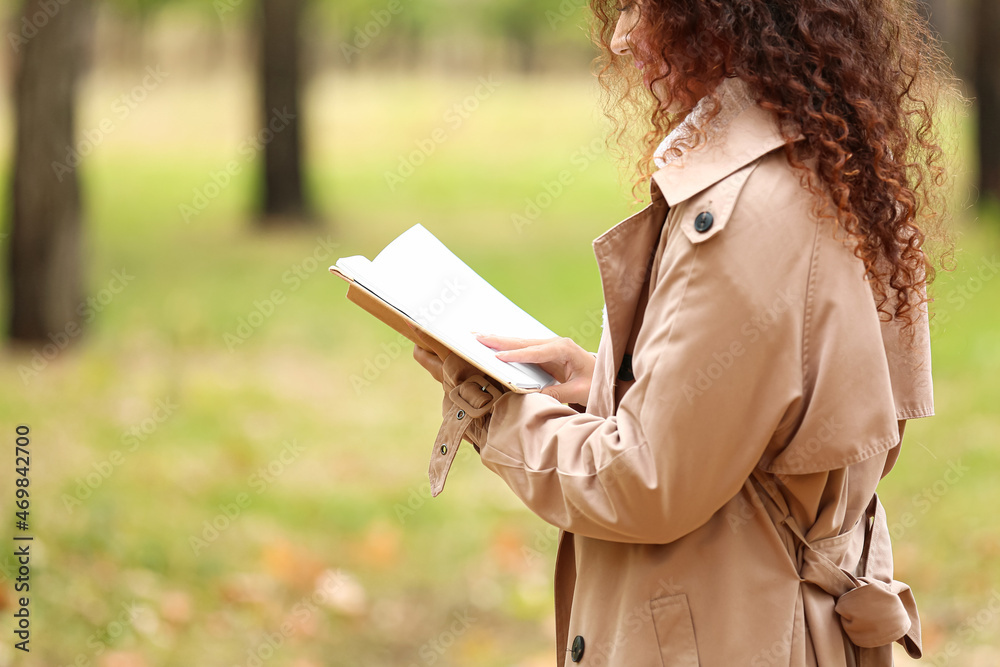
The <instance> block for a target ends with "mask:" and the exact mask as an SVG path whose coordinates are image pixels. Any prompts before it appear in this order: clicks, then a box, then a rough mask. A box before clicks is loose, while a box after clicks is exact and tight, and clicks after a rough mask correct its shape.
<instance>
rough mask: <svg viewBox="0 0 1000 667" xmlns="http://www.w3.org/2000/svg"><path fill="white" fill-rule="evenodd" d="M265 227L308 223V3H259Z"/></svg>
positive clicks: (282, 0) (279, 0) (265, 0)
mask: <svg viewBox="0 0 1000 667" xmlns="http://www.w3.org/2000/svg"><path fill="white" fill-rule="evenodd" d="M261 2H262V9H263V11H262V12H260V18H261V26H260V37H261V56H260V57H261V74H262V88H263V95H262V100H263V106H262V108H261V111H262V123H261V127H260V130H261V139H262V141H263V142H266V143H265V149H264V210H263V217H262V219H261V220H262V224H263V225H265V226H276V225H287V224H301V223H305V222H308V221H309V219H310V215H309V214H310V211H309V209H308V207H307V206H306V203H305V198H304V196H303V189H302V146H301V134H300V123H299V120H300V115H299V83H300V56H299V47H300V35H299V28H300V24H301V20H302V9H303V2H304V0H261Z"/></svg>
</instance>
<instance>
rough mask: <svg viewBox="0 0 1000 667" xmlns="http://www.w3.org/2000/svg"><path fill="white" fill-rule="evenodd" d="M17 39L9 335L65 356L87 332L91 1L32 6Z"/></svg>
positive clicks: (39, 0) (30, 0)
mask: <svg viewBox="0 0 1000 667" xmlns="http://www.w3.org/2000/svg"><path fill="white" fill-rule="evenodd" d="M23 7H24V8H23V12H22V14H21V20H20V21H19V22H18V24H17V25H16V27H15V29H14V30H15V33H14V37H11V39H10V41H11V43H12V46H13V47H14V49H15V51H16V52H17V57H18V58H19V60H20V61H19V65H18V71H17V80H16V84H15V100H14V107H15V110H14V113H15V120H14V122H15V140H14V143H15V145H14V163H13V192H12V204H13V216H12V223H11V239H10V243H9V245H8V252H9V257H8V276H9V278H10V290H11V292H10V312H9V334H10V337H11V339H12V340H15V341H21V342H26V343H55V344H56V345H57V346H58V348H60V349H61V348H63V347H65V346H66V345H68V344H69V343H70V342H72V341H73V340H74V339H75V338H76V337H77V336H78V335H79V334H80V332H81V325H82V322H81V321H80V320H81V317H82V316H81V314H80V313H79V312H78V310H79V309H80V305H81V302H82V301H83V295H84V287H83V266H82V259H81V231H82V230H81V227H82V214H81V207H80V186H79V180H78V174H77V169H76V168H77V166H78V165H79V160H80V156H79V153H78V151H77V147H76V145H75V143H74V120H75V114H74V101H75V92H76V83H77V79H78V77H79V74H80V71H81V69H82V63H83V61H84V60H85V58H86V56H87V49H86V40H87V39H88V38H89V35H90V23H89V20H88V19H89V18H90V6H89V0H73V1H72V2H68V3H52V2H45V1H43V0H26V1H25V2H24V5H23Z"/></svg>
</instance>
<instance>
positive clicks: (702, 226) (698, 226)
mask: <svg viewBox="0 0 1000 667" xmlns="http://www.w3.org/2000/svg"><path fill="white" fill-rule="evenodd" d="M713 222H715V218H713V217H712V214H711V213H709V212H708V211H703V212H701V213H699V214H698V217H697V218H695V219H694V228H695V230H697V231H698V232H700V233H702V234H704V233H705V232H707V231H708V230H710V229H711V228H712V223H713Z"/></svg>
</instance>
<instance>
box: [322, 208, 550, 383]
mask: <svg viewBox="0 0 1000 667" xmlns="http://www.w3.org/2000/svg"><path fill="white" fill-rule="evenodd" d="M337 266H338V268H341V269H342V270H345V271H346V272H348V273H350V274H351V275H352V277H353V278H355V279H356V280H357V281H358V282H360V283H361V284H362V285H364V286H365V287H367V288H368V289H369V290H371V291H372V292H374V293H375V294H376V295H377V296H379V297H380V298H382V299H383V300H385V301H387V302H389V303H391V304H392V305H394V306H395V307H396V308H398V309H399V310H401V311H403V312H404V313H406V314H407V315H408V316H410V317H411V318H412V319H413V320H415V321H416V322H419V323H420V324H421V326H423V327H425V328H427V329H428V330H430V331H433V332H434V333H435V335H437V336H438V337H440V338H441V339H442V340H444V341H445V342H447V343H448V344H449V345H450V346H451V347H453V348H455V349H457V350H460V351H461V352H462V353H463V354H465V355H466V356H468V357H469V358H471V359H475V360H476V362H477V363H479V364H481V365H482V366H484V367H485V368H486V369H488V370H489V371H490V374H491V375H495V376H496V377H500V378H503V379H505V380H507V381H509V382H511V384H514V385H517V386H519V387H523V388H526V389H531V388H542V387H547V386H549V385H551V384H555V379H554V378H552V376H550V375H549V374H548V373H546V372H544V371H543V370H542V369H541V368H539V367H538V366H536V365H534V364H519V363H507V362H503V361H500V360H499V359H497V358H496V357H495V356H494V355H495V354H496V351H495V350H492V349H490V348H488V347H486V346H485V345H483V344H482V343H480V342H479V341H477V340H476V339H475V337H474V336H473V335H472V334H471V333H470V332H471V331H473V330H475V331H479V332H481V333H490V334H496V335H499V336H515V337H518V338H554V337H556V335H557V334H555V333H554V332H552V331H551V330H550V329H549V328H548V327H546V326H545V325H543V324H541V323H540V322H538V321H537V320H536V319H535V318H533V317H531V316H530V315H528V314H527V313H526V312H524V311H523V310H522V309H521V308H520V307H518V306H517V305H516V304H515V303H513V302H512V301H511V300H510V299H508V298H507V297H505V296H504V295H503V294H501V293H500V292H499V291H497V289H496V288H495V287H493V286H492V285H490V284H489V283H488V282H487V281H486V280H484V279H483V278H482V277H481V276H480V275H479V274H477V273H476V272H475V271H473V270H472V269H471V268H469V267H468V265H466V264H465V262H463V261H462V260H460V259H459V258H458V257H457V256H455V254H454V253H453V252H451V251H450V250H449V249H448V248H447V247H446V246H445V245H444V244H443V243H441V241H439V240H438V239H437V238H436V237H435V236H434V235H433V234H431V233H430V232H429V231H427V229H425V228H424V226H423V225H420V224H417V225H414V226H413V227H411V228H410V229H408V230H407V231H405V232H403V233H402V234H400V235H399V236H398V237H397V238H396V239H395V240H393V241H392V242H391V243H390V244H389V245H387V246H386V247H385V249H384V250H382V252H380V253H379V254H378V256H377V257H376V258H375V259H374V260H373V261H371V262H368V261H367V260H365V258H363V257H358V256H355V257H347V258H343V259H341V260H338V262H337Z"/></svg>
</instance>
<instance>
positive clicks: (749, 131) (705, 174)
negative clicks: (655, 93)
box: [653, 78, 801, 206]
mask: <svg viewBox="0 0 1000 667" xmlns="http://www.w3.org/2000/svg"><path fill="white" fill-rule="evenodd" d="M716 95H717V97H718V99H719V103H720V105H721V106H720V110H719V113H718V115H717V116H716V118H715V119H714V121H713V122H712V123H710V124H708V125H707V126H706V127H705V132H706V134H707V138H706V141H705V142H704V143H703V144H702V145H700V146H698V147H697V148H695V149H693V150H688V151H685V152H684V153H683V154H682V155H681V156H680V157H678V158H676V159H674V160H671V161H669V162H667V163H666V164H665V165H664V166H662V167H661V168H660V169H659V170H658V171H657V172H656V173H654V174H653V182H654V183H655V184H656V186H657V187H658V188H659V190H660V192H661V193H662V194H663V196H664V197H665V198H666V200H667V203H668V204H669V205H670V206H674V205H676V204H678V203H680V202H682V201H685V200H687V199H690V198H691V197H693V196H694V195H696V194H698V193H699V192H701V191H702V190H705V189H706V188H708V187H709V186H711V185H714V184H715V183H717V182H719V181H720V180H722V179H723V178H725V177H726V176H729V175H730V174H732V173H733V172H736V171H738V170H740V169H742V168H743V167H745V166H746V165H748V164H750V163H751V162H753V161H754V160H756V159H757V158H759V157H761V156H763V155H766V154H767V153H770V152H771V151H773V150H775V149H776V148H779V147H781V146H783V145H785V143H786V141H785V138H784V137H783V136H782V134H781V130H780V128H779V126H778V123H777V120H776V118H775V116H774V114H773V113H771V112H770V111H767V110H765V109H764V108H762V107H761V106H760V105H758V104H757V103H756V102H755V100H754V98H753V95H752V93H751V92H750V89H749V87H748V86H747V84H746V83H745V82H744V81H743V80H742V79H738V78H727V79H723V80H722V83H720V84H719V87H718V88H717V90H716ZM706 102H707V98H706V100H702V101H701V102H700V103H699V104H698V106H697V107H695V109H694V110H693V111H692V112H691V115H690V116H689V118H693V119H695V122H697V121H698V120H699V119H700V118H703V117H704V115H705V113H706V111H705V107H706V106H707V103H706ZM688 129H689V123H688V121H687V120H686V121H685V122H684V123H682V124H681V126H680V127H678V128H677V130H678V131H675V132H674V133H671V134H672V135H673V139H672V141H677V140H678V139H682V138H683V137H684V136H685V135H686V132H687V130H688ZM800 138H801V137H800ZM668 141H671V137H668ZM665 143H667V142H666V141H665ZM658 152H659V151H658ZM658 164H662V162H658Z"/></svg>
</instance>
